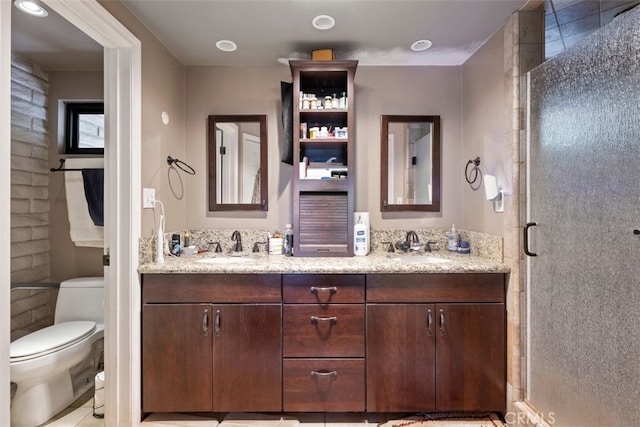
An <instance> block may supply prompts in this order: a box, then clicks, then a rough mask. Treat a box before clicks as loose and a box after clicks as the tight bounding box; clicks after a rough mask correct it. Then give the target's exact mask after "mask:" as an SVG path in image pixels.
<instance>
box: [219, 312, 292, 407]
mask: <svg viewBox="0 0 640 427" xmlns="http://www.w3.org/2000/svg"><path fill="white" fill-rule="evenodd" d="M214 336H215V338H214V340H215V343H214V362H213V363H214V369H213V371H214V374H213V384H214V396H213V407H214V411H215V412H231V411H234V412H235V411H254V412H255V411H278V412H279V411H281V410H282V308H281V305H280V304H258V305H251V304H229V305H216V306H215V307H214Z"/></svg>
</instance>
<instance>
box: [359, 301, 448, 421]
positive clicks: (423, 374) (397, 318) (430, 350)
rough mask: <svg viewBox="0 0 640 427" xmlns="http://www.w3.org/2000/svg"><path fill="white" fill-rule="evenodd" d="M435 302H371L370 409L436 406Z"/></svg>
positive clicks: (408, 409) (368, 365) (410, 408)
mask: <svg viewBox="0 0 640 427" xmlns="http://www.w3.org/2000/svg"><path fill="white" fill-rule="evenodd" d="M434 310H435V308H434V305H427V304H367V344H366V346H367V411H368V412H418V411H433V410H434V409H435V401H436V398H435V372H434V368H435V333H436V332H435V331H436V329H435V325H436V324H435V320H436V318H435V311H434Z"/></svg>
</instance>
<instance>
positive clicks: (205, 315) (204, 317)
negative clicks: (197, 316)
mask: <svg viewBox="0 0 640 427" xmlns="http://www.w3.org/2000/svg"><path fill="white" fill-rule="evenodd" d="M202 332H204V336H205V337H206V336H208V335H209V310H205V311H204V313H203V314H202Z"/></svg>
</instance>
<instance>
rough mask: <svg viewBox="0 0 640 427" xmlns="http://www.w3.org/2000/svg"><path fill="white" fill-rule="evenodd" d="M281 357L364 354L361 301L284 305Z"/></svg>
mask: <svg viewBox="0 0 640 427" xmlns="http://www.w3.org/2000/svg"><path fill="white" fill-rule="evenodd" d="M283 328H284V339H283V345H284V356H285V357H364V328H365V326H364V304H329V305H323V306H320V305H317V304H313V305H285V306H284V325H283Z"/></svg>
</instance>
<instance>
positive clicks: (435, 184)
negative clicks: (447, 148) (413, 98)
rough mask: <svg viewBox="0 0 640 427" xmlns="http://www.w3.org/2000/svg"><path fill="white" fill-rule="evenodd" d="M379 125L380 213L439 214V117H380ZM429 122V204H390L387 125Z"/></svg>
mask: <svg viewBox="0 0 640 427" xmlns="http://www.w3.org/2000/svg"><path fill="white" fill-rule="evenodd" d="M380 117H381V120H380V122H381V124H380V211H381V212H403V211H420V212H440V139H441V138H440V116H413V115H403V116H400V115H382V116H380ZM416 122H429V123H431V124H432V125H433V130H432V132H431V144H432V149H431V152H432V164H431V183H432V184H431V204H429V205H426V204H413V205H410V204H390V203H388V202H387V200H388V198H389V182H388V178H389V155H388V153H389V123H416Z"/></svg>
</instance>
